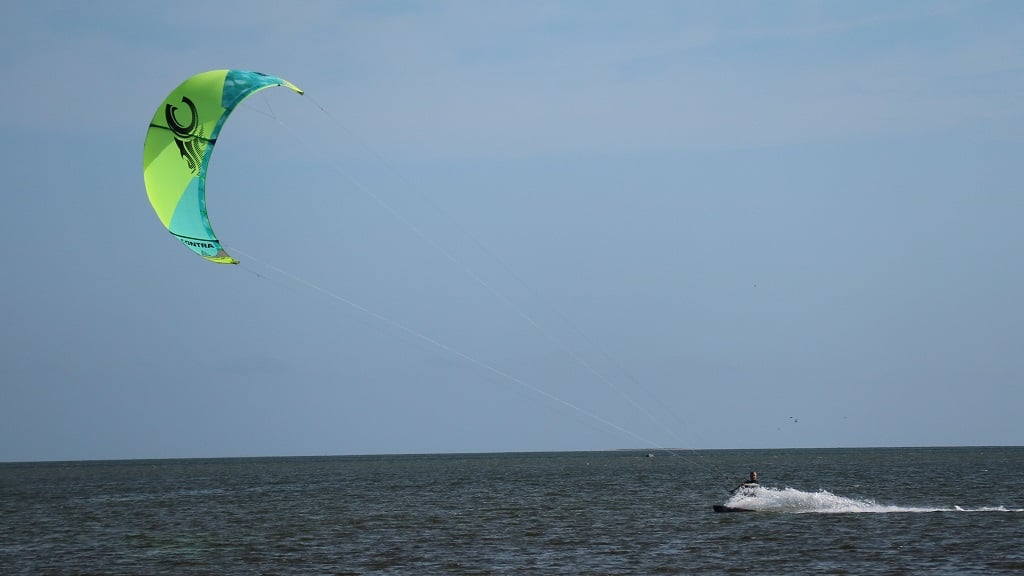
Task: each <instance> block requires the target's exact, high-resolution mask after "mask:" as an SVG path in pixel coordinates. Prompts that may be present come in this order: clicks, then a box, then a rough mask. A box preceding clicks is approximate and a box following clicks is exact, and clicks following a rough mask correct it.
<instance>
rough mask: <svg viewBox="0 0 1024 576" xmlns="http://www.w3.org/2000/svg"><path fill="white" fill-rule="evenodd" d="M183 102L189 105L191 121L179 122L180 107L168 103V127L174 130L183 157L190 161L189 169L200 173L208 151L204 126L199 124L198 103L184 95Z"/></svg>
mask: <svg viewBox="0 0 1024 576" xmlns="http://www.w3.org/2000/svg"><path fill="white" fill-rule="evenodd" d="M181 103H182V104H184V105H185V106H188V111H189V114H190V115H191V117H190V119H189V123H188V124H187V125H183V124H181V123H179V122H178V119H177V117H175V113H176V112H177V111H178V107H177V106H172V105H171V104H168V105H167V106H166V107H165V108H164V114H165V115H166V116H167V127H168V128H170V129H171V132H174V143H175V144H177V145H178V151H179V152H181V157H182V158H183V159H184V160H185V162H187V163H188V169H189V170H191V171H192V173H193V174H198V173H199V166H200V164H201V163H202V160H203V153H204V152H206V140H205V139H204V137H203V136H204V134H203V127H202V126H200V125H199V114H198V113H197V112H196V105H195V104H193V103H192V100H190V99H189V97H188V96H182V97H181Z"/></svg>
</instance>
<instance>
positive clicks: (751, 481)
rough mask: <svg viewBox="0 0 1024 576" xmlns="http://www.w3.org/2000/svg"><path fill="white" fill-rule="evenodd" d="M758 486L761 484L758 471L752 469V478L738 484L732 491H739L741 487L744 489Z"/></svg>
mask: <svg viewBox="0 0 1024 576" xmlns="http://www.w3.org/2000/svg"><path fill="white" fill-rule="evenodd" d="M758 486H760V484H759V483H758V482H757V472H754V471H753V470H751V471H750V478H748V479H747V480H744V481H743V482H741V483H740V485H739V486H737V487H736V488H735V489H734V490H733V491H732V493H733V494H735V493H737V492H739V491H740V489H742V488H757V487H758Z"/></svg>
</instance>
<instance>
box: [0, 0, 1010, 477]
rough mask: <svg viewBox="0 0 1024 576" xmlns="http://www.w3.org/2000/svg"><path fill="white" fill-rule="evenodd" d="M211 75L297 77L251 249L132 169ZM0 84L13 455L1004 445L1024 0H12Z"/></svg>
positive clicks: (235, 183)
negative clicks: (158, 128)
mask: <svg viewBox="0 0 1024 576" xmlns="http://www.w3.org/2000/svg"><path fill="white" fill-rule="evenodd" d="M214 68H241V69H252V70H258V71H262V72H266V73H270V74H274V75H278V76H281V77H284V78H287V79H289V80H291V81H292V82H294V83H295V84H297V85H299V86H300V87H302V88H304V89H305V90H306V91H307V94H308V96H306V97H299V96H296V95H295V94H293V93H291V92H290V91H287V90H282V89H273V90H267V91H265V92H263V93H261V94H260V95H257V96H256V97H253V98H251V99H250V100H249V101H248V102H247V104H246V105H245V106H244V107H243V108H240V109H239V110H238V111H237V113H236V115H235V116H233V117H232V118H231V120H230V121H229V122H228V123H227V126H226V127H225V130H224V132H223V133H222V138H221V140H220V141H219V143H218V147H217V151H216V153H215V154H214V156H213V161H212V164H211V169H210V173H209V180H208V189H207V191H208V203H209V209H210V215H211V219H212V221H213V225H214V228H215V230H216V231H217V232H218V234H219V235H220V237H221V239H222V241H223V242H224V243H225V244H226V245H227V246H229V247H230V248H231V249H233V254H234V255H235V256H236V257H238V258H239V259H241V260H242V264H241V265H240V266H218V265H215V264H211V263H209V262H206V261H205V260H203V259H201V258H199V257H197V256H195V255H194V254H192V253H191V252H190V251H188V250H187V249H185V248H184V247H183V246H181V245H180V244H179V243H178V242H177V241H176V240H175V239H174V238H173V237H172V236H170V235H169V234H168V233H167V232H166V231H165V230H164V229H163V227H162V226H161V225H160V223H159V221H158V220H157V218H156V216H155V214H154V213H153V211H152V210H151V208H150V206H149V203H148V201H147V199H146V194H145V190H144V187H143V181H142V170H141V167H142V166H141V165H142V141H143V138H144V136H145V131H146V127H147V124H148V122H149V120H150V118H151V117H152V115H153V113H154V111H155V110H156V107H157V105H158V104H159V103H160V101H161V100H162V99H163V98H164V96H165V95H166V94H167V92H169V91H170V90H171V89H173V88H174V87H175V86H176V85H177V84H178V83H180V82H181V81H182V80H184V79H185V78H186V77H188V76H190V75H192V74H194V73H197V72H200V71H204V70H208V69H214ZM0 70H2V71H3V75H4V77H6V78H7V82H8V85H7V88H6V89H5V90H4V91H3V96H2V101H0V102H2V105H3V114H2V115H0V128H2V133H3V135H4V138H3V141H2V144H0V146H2V148H3V150H2V152H3V153H2V154H0V169H2V170H3V173H4V176H5V181H6V193H5V194H4V195H3V203H2V210H0V230H2V235H3V241H2V242H0V256H2V260H3V262H4V268H3V271H2V272H0V275H2V278H3V282H0V296H2V304H0V312H2V324H0V325H2V329H0V350H2V352H0V460H8V461H10V460H51V459H93V458H149V457H153V458H161V457H192V456H197V457H198V456H243V455H307V454H363V453H396V452H397V453H415V452H462V451H510V450H573V449H580V450H588V449H606V448H621V447H638V448H651V447H686V448H744V447H749V448H761V447H834V446H842V447H846V446H903V445H913V446H918V445H975V444H983V445H986V444H1003V445H1020V444H1022V443H1024V418H1022V417H1021V416H1020V411H1021V407H1022V406H1024V386H1022V384H1024V382H1022V380H1024V305H1022V304H1021V301H1022V300H1021V299H1022V295H1024V250H1022V241H1021V225H1022V224H1021V223H1022V216H1024V194H1022V190H1021V189H1020V187H1021V182H1022V178H1021V176H1022V170H1024V168H1022V166H1024V163H1022V161H1021V156H1022V152H1024V3H1021V2H1016V1H1006V2H985V1H964V2H941V1H936V2H915V1H905V2H888V1H884V2H810V1H807V2H805V1H793V2H728V1H724V2H684V1H675V0H673V1H667V2H654V1H639V2H626V1H617V2H600V1H579V2H574V1H567V2H531V1H516V2H499V1H486V2H477V1H466V2H458V1H451V2H418V1H396V2H340V1H339V2H335V1H330V2H312V1H302V0H296V1H295V2H287V3H285V2H277V1H273V2H270V1H256V0H248V1H244V2H191V1H176V2H136V1H125V2H104V1H97V2H69V1H60V2H53V1H45V0H31V1H19V0H15V1H14V2H8V3H7V4H5V7H4V18H3V19H2V21H0ZM321 107H322V108H323V110H321Z"/></svg>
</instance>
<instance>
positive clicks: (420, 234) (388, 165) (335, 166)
mask: <svg viewBox="0 0 1024 576" xmlns="http://www.w3.org/2000/svg"><path fill="white" fill-rule="evenodd" d="M260 95H261V96H262V100H264V101H265V103H266V110H265V111H261V110H258V109H256V108H252V109H253V110H255V111H256V112H257V113H259V114H262V115H264V116H266V117H268V118H270V119H271V120H272V121H274V122H275V123H277V124H278V125H279V126H280V127H281V128H283V129H284V130H286V131H287V132H288V134H289V135H290V136H291V137H292V138H294V139H295V140H296V142H298V143H299V144H300V145H301V146H302V147H303V148H304V149H305V151H306V152H307V153H308V154H309V155H311V156H314V157H318V158H321V159H322V160H323V161H324V162H325V163H326V164H327V165H328V166H330V168H331V169H332V170H333V171H335V172H337V173H338V174H339V175H341V176H342V177H343V178H345V179H346V180H347V181H348V182H349V183H350V184H352V186H354V187H355V188H356V189H358V190H359V191H360V192H362V193H363V194H365V195H366V196H367V197H368V198H370V199H371V200H373V202H374V203H376V204H377V205H378V206H379V207H380V208H382V209H383V210H384V211H385V212H387V213H388V214H390V215H391V216H392V217H393V218H395V219H396V220H397V221H398V222H400V223H401V224H402V225H403V226H405V227H406V228H407V229H408V230H409V231H411V232H412V233H413V234H414V235H415V236H416V237H417V238H419V239H420V240H422V241H423V242H425V243H426V244H428V245H429V246H431V247H432V248H433V249H434V250H436V251H437V252H438V253H440V254H441V255H442V256H443V257H444V258H445V259H446V260H448V261H449V262H450V263H451V264H452V265H453V266H455V267H456V268H458V269H460V270H461V271H462V272H463V273H464V274H465V275H466V276H468V277H469V278H470V279H471V280H472V281H473V282H474V283H475V284H477V285H478V286H480V287H481V288H483V289H484V290H485V291H487V292H488V293H489V294H490V295H491V296H492V297H494V298H495V299H497V300H498V301H499V302H501V303H502V304H504V305H505V306H506V307H508V308H509V309H511V310H512V311H513V312H514V313H515V315H516V316H518V317H519V318H520V319H521V320H523V321H524V322H526V323H527V324H528V325H529V326H531V327H532V328H533V329H534V330H536V331H538V332H539V333H541V334H542V335H543V336H544V337H545V338H546V339H547V340H548V341H549V342H551V343H552V344H553V345H555V346H556V347H557V348H558V349H559V350H560V351H561V352H562V353H564V354H566V355H567V356H568V357H569V358H571V359H572V360H573V361H574V362H576V363H577V364H578V365H580V366H581V367H582V368H584V369H585V370H586V371H587V372H588V373H589V374H591V375H592V376H593V377H595V378H596V379H597V380H599V381H600V382H602V383H603V384H605V385H606V386H608V387H609V388H610V389H612V390H613V391H614V392H616V393H617V394H618V395H619V396H620V397H622V398H623V399H624V400H626V402H627V403H628V404H629V405H630V406H632V407H633V408H634V409H636V410H638V411H639V412H640V413H642V414H643V415H644V416H645V417H646V418H648V419H649V420H650V421H651V422H653V423H654V424H655V425H656V426H657V427H658V428H659V429H661V430H662V431H663V432H666V433H667V434H669V435H670V436H672V438H673V439H674V440H676V441H677V442H678V445H679V446H683V445H685V442H684V441H683V440H682V439H681V438H680V437H679V436H678V435H677V434H676V432H675V431H674V430H673V429H672V428H671V427H669V426H667V425H665V424H664V423H663V422H662V421H661V420H660V419H658V418H657V417H656V416H655V415H654V414H653V413H652V412H651V411H650V410H649V409H647V408H645V407H644V406H642V405H641V404H639V403H638V402H636V401H635V400H634V399H633V398H632V397H631V396H630V395H629V394H627V393H626V392H625V391H624V390H623V389H622V388H621V387H620V386H618V385H616V384H615V382H614V381H612V379H610V378H609V377H608V376H607V375H605V374H603V373H602V372H600V371H599V370H597V369H596V368H595V367H594V366H593V365H592V364H591V363H589V362H587V361H586V360H585V359H584V358H582V357H581V356H580V355H579V354H578V353H576V352H574V351H573V350H572V349H570V348H569V346H568V345H567V344H566V343H565V342H563V341H562V340H561V339H559V338H557V337H556V336H555V335H554V334H552V333H551V332H550V331H549V330H546V329H545V328H544V327H543V326H542V325H541V324H540V323H538V322H537V321H536V320H535V319H534V318H533V317H532V316H531V315H530V314H528V313H527V312H526V311H524V310H523V309H522V307H520V306H519V305H517V304H516V303H515V302H514V301H513V300H512V299H511V298H510V297H508V296H507V295H506V294H505V293H503V292H501V291H500V290H498V289H497V288H495V287H494V286H493V285H492V284H491V283H489V282H487V281H486V280H485V279H484V278H483V277H481V276H480V275H479V274H478V273H477V272H476V271H475V270H473V269H472V268H471V267H470V266H468V265H466V264H465V263H464V262H462V261H461V260H460V259H459V258H458V257H456V256H455V255H454V254H453V253H452V252H451V251H450V250H447V249H446V248H444V247H443V246H441V245H440V244H439V243H438V242H437V241H435V240H434V239H433V238H432V237H430V236H429V235H428V234H427V233H425V232H424V231H423V230H422V229H421V228H420V227H418V226H416V224H414V223H413V222H411V221H410V220H409V219H408V218H407V217H405V216H404V215H403V214H402V213H401V212H400V211H399V210H397V209H396V208H395V207H394V206H393V205H392V204H391V203H389V202H388V201H387V200H385V199H384V198H382V197H381V196H380V195H379V194H377V193H376V192H375V191H374V190H373V189H372V188H371V187H370V186H368V185H366V184H365V183H364V182H362V181H361V180H359V179H358V178H356V177H355V176H354V175H353V174H351V173H350V172H348V171H346V170H345V169H344V168H343V166H342V165H341V164H340V163H339V162H337V161H336V160H335V159H333V158H330V157H328V156H326V155H324V153H323V152H322V150H320V149H318V148H316V147H314V146H312V145H311V144H310V143H309V142H308V141H307V140H306V139H305V138H303V136H302V135H300V134H298V133H297V132H296V131H295V130H293V129H292V127H291V126H290V125H289V124H287V123H286V122H284V121H283V120H282V119H281V118H280V117H279V116H278V115H277V114H276V113H275V112H274V110H273V108H272V107H271V106H270V103H269V101H268V100H267V99H266V95H265V94H260ZM303 100H305V101H306V102H308V103H310V104H311V105H312V106H314V107H315V108H316V109H317V110H319V112H320V113H321V114H322V115H323V116H325V117H326V118H327V119H328V121H329V122H331V123H332V124H333V125H335V126H336V127H337V128H338V129H339V130H341V131H342V132H344V133H345V134H347V135H348V136H349V137H351V138H352V139H353V140H355V141H357V142H358V143H359V145H360V146H362V147H363V148H364V149H365V150H367V151H369V153H370V154H371V155H372V156H373V157H374V158H375V159H376V160H377V161H378V162H380V163H381V164H382V165H383V166H384V167H385V169H386V170H387V171H388V172H389V173H391V174H392V175H394V176H395V177H396V178H398V180H399V181H400V182H401V183H402V185H403V186H405V187H407V188H408V189H410V190H414V191H416V192H417V193H418V195H419V197H420V198H422V199H424V200H425V201H426V202H427V203H428V204H429V205H430V206H431V208H432V209H433V210H435V211H436V212H437V213H438V214H440V215H441V216H442V217H443V218H444V219H445V220H446V221H447V222H448V223H449V224H451V228H452V229H454V230H456V231H457V232H459V233H460V234H461V235H463V236H464V237H466V238H468V239H469V240H470V241H471V242H472V243H473V244H474V246H475V247H476V248H477V249H479V250H480V251H481V252H482V253H483V254H484V255H486V256H487V257H488V258H490V259H491V260H492V261H494V262H495V263H496V264H498V265H499V266H500V267H501V268H502V269H503V270H504V271H505V272H506V273H508V274H509V275H510V276H511V277H512V278H513V279H514V280H515V281H516V282H518V283H519V284H520V285H522V286H523V287H525V288H526V289H527V290H528V291H529V292H530V293H532V294H533V295H534V296H535V297H536V298H537V299H538V300H539V301H541V302H543V303H545V304H546V306H547V307H548V308H549V310H551V311H554V312H555V314H556V315H557V317H558V318H559V319H560V320H561V321H562V322H563V323H564V324H565V325H566V326H567V327H569V328H570V329H571V330H572V331H573V332H575V333H576V335H578V336H579V337H580V338H581V339H582V340H583V342H584V343H586V344H587V345H588V346H590V347H591V348H592V349H594V350H597V351H598V352H599V353H600V355H601V356H602V357H603V358H605V359H606V360H608V361H609V362H610V363H611V364H612V365H613V366H614V367H615V368H616V369H617V370H618V371H619V372H620V373H622V374H624V375H625V377H626V380H627V381H628V383H629V384H631V385H632V386H634V387H635V388H638V389H643V388H644V387H643V386H642V384H641V383H640V381H639V380H638V379H637V378H636V377H635V376H634V375H633V374H632V373H631V372H629V371H628V370H627V369H626V368H625V367H624V366H623V364H622V363H621V362H619V361H617V360H616V359H615V358H614V357H612V355H611V354H609V353H608V352H607V351H606V350H605V349H604V348H603V347H601V346H600V345H598V344H597V343H596V342H595V341H594V340H593V339H592V338H591V337H589V336H588V335H587V334H586V333H585V332H584V331H583V330H582V329H581V328H580V327H579V326H578V325H577V324H576V323H574V322H572V320H571V319H570V318H569V317H568V315H567V314H566V313H565V312H563V311H562V310H561V309H559V308H558V307H556V306H554V305H553V304H551V303H550V299H549V298H546V297H545V296H544V295H543V294H542V293H541V292H540V291H539V290H538V289H537V288H536V287H534V286H533V285H532V284H530V283H528V282H526V281H525V280H524V279H523V278H522V277H521V276H520V275H518V274H516V273H515V271H514V270H512V269H511V267H510V266H508V265H507V263H505V262H504V261H503V260H502V259H501V258H499V257H498V256H497V255H495V254H494V253H493V252H492V251H490V250H488V249H487V247H486V246H484V244H483V243H482V242H481V241H480V240H479V239H478V238H477V237H476V236H474V235H473V234H471V233H470V232H469V231H467V230H466V228H465V227H464V226H463V225H461V223H459V222H458V220H457V219H455V218H454V217H453V216H452V215H451V214H450V213H449V212H448V211H447V210H445V209H444V208H443V207H441V206H440V205H439V204H438V203H437V202H435V201H434V200H433V199H432V198H430V197H429V196H427V195H426V194H423V193H422V192H419V190H418V188H417V187H416V186H415V185H414V184H413V183H412V182H411V181H410V180H409V179H408V178H406V177H405V175H404V174H403V173H402V172H401V171H400V170H398V169H397V168H396V167H395V166H394V164H393V163H392V162H391V161H389V160H388V159H387V158H386V157H384V156H383V155H382V154H381V153H379V152H378V151H377V150H376V149H375V148H374V147H372V146H371V145H369V144H368V143H367V142H366V141H365V140H364V139H362V138H360V137H359V136H358V135H356V134H354V133H353V132H352V131H351V130H349V129H348V128H347V127H346V126H345V125H344V124H343V123H341V122H340V121H339V120H338V119H336V118H335V117H334V115H333V114H331V113H330V112H329V111H328V110H327V108H326V107H324V106H323V105H321V104H320V103H319V102H318V101H317V100H316V99H315V98H314V97H313V96H311V95H310V94H309V92H306V93H304V98H303ZM243 106H244V104H243ZM230 250H231V251H233V252H237V253H239V254H245V255H246V257H247V258H250V259H251V260H253V261H255V262H258V263H260V264H261V265H263V266H265V267H266V268H267V269H269V270H272V271H274V272H275V273H277V274H280V275H281V276H284V277H286V278H289V279H290V280H292V281H294V282H296V283H298V284H301V285H303V286H306V287H307V288H309V289H311V290H314V291H316V292H319V293H321V294H322V295H324V296H326V297H328V298H330V299H331V300H334V301H336V302H339V303H342V304H345V305H347V306H349V307H350V308H352V309H354V310H357V311H359V312H360V313H362V314H364V315H366V316H367V317H371V318H374V319H375V320H377V321H379V322H382V323H384V324H385V325H388V326H390V327H392V328H394V329H396V330H398V331H400V332H401V333H404V334H406V335H408V336H412V337H414V338H415V339H416V340H419V341H420V342H423V343H427V344H429V345H430V346H431V347H433V348H435V349H437V350H441V351H444V352H447V353H449V354H450V355H453V356H455V357H458V358H460V359H461V360H463V361H465V362H468V363H470V364H473V365H476V366H478V367H479V368H482V369H484V370H485V371H487V372H490V373H492V374H494V375H496V376H498V377H500V378H501V379H504V380H506V381H508V382H511V383H514V384H517V385H519V386H521V387H524V388H526V389H528V390H530V391H532V392H534V393H535V394H538V395H540V396H543V397H545V398H547V399H549V400H551V401H554V402H556V403H558V404H560V405H562V406H565V407H567V408H570V409H572V410H574V411H576V412H578V413H580V414H583V415H584V416H586V417H588V418H589V419H591V420H593V421H596V422H598V423H600V424H602V425H603V426H606V427H609V428H612V429H614V430H616V431H618V432H620V433H623V434H625V435H627V436H629V437H631V438H633V439H635V440H638V441H640V442H642V443H643V444H645V445H646V447H648V448H654V449H656V450H658V451H661V452H666V453H669V454H671V455H673V456H682V455H683V454H682V453H690V454H692V455H694V456H696V458H697V462H698V463H699V465H700V466H702V467H703V468H705V469H706V470H708V471H711V472H714V473H715V474H716V475H720V476H722V477H723V478H728V477H729V475H727V474H725V472H724V471H723V470H721V469H720V468H718V467H717V466H714V465H713V464H711V463H710V462H707V461H705V459H704V458H703V457H702V455H701V454H700V452H699V451H698V450H697V449H695V448H675V449H671V448H667V447H665V446H664V445H662V444H659V443H658V442H655V441H652V440H650V439H647V438H645V437H643V436H641V435H639V434H637V433H635V432H633V431H631V430H629V429H627V428H626V427H624V426H621V425H619V424H616V423H614V422H612V421H610V420H608V419H606V418H603V417H601V416H600V415H598V414H595V413H593V412H591V411H588V410H586V409H584V408H582V407H580V406H577V405H576V404H573V403H572V402H569V401H567V400H565V399H563V398H560V397H558V396H556V395H554V394H552V393H550V392H547V391H545V390H543V389H541V388H539V387H538V386H536V385H534V384H531V383H529V382H527V381H525V380H523V379H521V378H518V377H516V376H514V375H512V374H509V373H507V372H506V371H504V370H501V369H499V368H497V367H495V366H493V365H491V364H489V363H487V362H486V361H483V360H480V359H479V358H476V357H474V356H472V355H469V354H467V353H465V352H462V351H461V350H458V349H456V348H454V347H452V346H450V345H447V344H445V343H443V342H441V341H439V340H436V339H434V338H432V337H430V336H427V335H425V334H423V333H422V332H419V331H417V330H415V329H413V328H411V327H409V326H406V325H405V324H402V323H401V322H398V321H396V320H394V319H391V318H389V317H387V316H385V315H383V314H380V313H377V312H375V311H373V310H370V309H368V308H366V307H365V306H362V305H360V304H357V303H356V302H354V301H352V300H350V299H348V298H345V297H343V296H341V295H339V294H337V293H335V292H332V291H331V290H328V289H326V288H324V287H322V286H320V285H318V284H316V283H314V282H311V281H309V280H307V279H304V278H301V277H299V276H297V275H295V274H293V273H291V272H288V271H285V270H283V269H281V268H279V267H277V266H274V265H272V264H269V263H267V262H264V261H262V260H259V259H257V258H255V257H254V256H252V255H249V254H246V253H245V252H243V251H242V250H239V249H238V248H237V247H234V246H231V247H230ZM661 404H662V405H664V404H665V403H663V402H662V403H661Z"/></svg>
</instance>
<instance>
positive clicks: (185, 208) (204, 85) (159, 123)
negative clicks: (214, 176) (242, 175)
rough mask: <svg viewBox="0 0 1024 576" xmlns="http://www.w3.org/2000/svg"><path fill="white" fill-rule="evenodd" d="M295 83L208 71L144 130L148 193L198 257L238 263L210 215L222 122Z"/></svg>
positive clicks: (182, 88)
mask: <svg viewBox="0 0 1024 576" xmlns="http://www.w3.org/2000/svg"><path fill="white" fill-rule="evenodd" d="M272 86H284V87H286V88H290V89H292V90H294V91H295V92H296V93H298V94H302V90H300V89H299V88H298V87H296V86H295V85H294V84H292V83H291V82H288V81H287V80H284V79H282V78H277V77H275V76H268V75H266V74H261V73H259V72H249V71H244V70H210V71H209V72H202V73H200V74H196V75H195V76H192V77H191V78H189V79H187V80H185V81H184V82H182V83H181V85H180V86H178V87H177V88H175V89H174V91H173V92H171V93H170V94H169V95H168V96H167V98H165V99H164V101H163V103H161V104H160V107H159V108H157V110H156V114H154V115H153V120H152V121H151V122H150V123H149V130H148V131H147V132H146V143H145V145H144V147H143V159H142V171H143V176H144V178H145V181H146V194H147V195H148V196H149V202H150V204H152V205H153V210H155V211H156V215H157V216H158V217H159V218H160V222H161V223H163V225H164V227H166V228H167V230H168V231H169V232H170V233H171V234H173V235H174V236H175V237H176V238H178V240H180V241H181V243H182V244H184V245H185V246H187V247H188V248H190V249H191V250H192V251H193V252H195V253H196V254H199V255H200V256H202V257H203V258H206V259H207V260H209V261H211V262H217V263H218V264H238V260H235V259H234V258H232V257H231V256H229V255H228V253H227V252H225V251H224V248H223V247H222V246H221V244H220V241H218V240H217V235H216V234H214V233H213V228H212V227H211V226H210V218H209V216H208V215H207V214H206V168H207V166H208V165H209V163H210V155H211V154H212V153H213V147H214V144H216V142H217V135H218V134H219V133H220V129H221V127H222V126H223V125H224V121H225V120H227V118H228V116H229V115H230V114H231V112H232V111H233V110H234V109H235V107H236V106H238V104H240V103H241V102H242V101H243V100H245V99H246V98H247V97H249V96H250V95H252V94H254V93H256V92H258V91H260V90H263V89H264V88H270V87H272Z"/></svg>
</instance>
